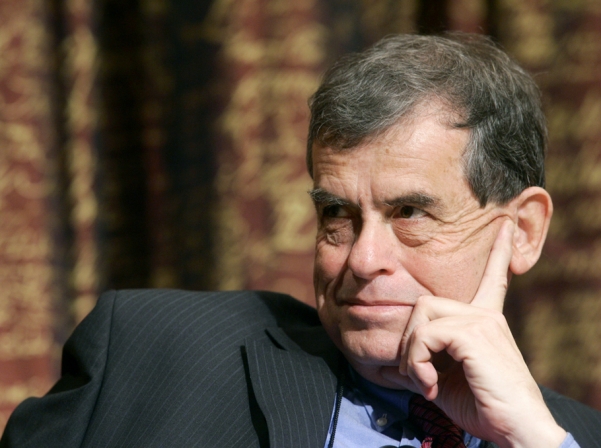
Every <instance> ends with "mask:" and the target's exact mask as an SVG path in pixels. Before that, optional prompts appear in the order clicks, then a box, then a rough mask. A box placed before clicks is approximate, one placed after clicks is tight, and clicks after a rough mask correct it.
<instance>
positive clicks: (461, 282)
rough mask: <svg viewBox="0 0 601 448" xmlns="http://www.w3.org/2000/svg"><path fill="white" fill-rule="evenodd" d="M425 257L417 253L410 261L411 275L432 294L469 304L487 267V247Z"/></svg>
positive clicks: (408, 264) (409, 258)
mask: <svg viewBox="0 0 601 448" xmlns="http://www.w3.org/2000/svg"><path fill="white" fill-rule="evenodd" d="M479 249H480V250H478V248H475V247H471V246H470V247H465V248H463V250H461V249H460V250H456V251H449V252H446V251H445V252H444V253H436V254H434V253H431V254H424V253H418V252H417V251H416V252H415V253H413V254H412V256H410V257H408V263H406V266H407V267H408V271H409V273H410V274H411V276H412V277H414V278H415V279H416V280H417V281H418V282H419V283H420V284H421V285H423V286H425V287H426V289H428V291H429V292H430V294H432V295H435V296H438V297H446V298H449V299H454V300H458V301H461V302H466V303H468V302H470V301H471V300H472V299H473V298H474V295H475V294H476V291H477V290H478V286H479V285H480V281H481V280H482V275H483V273H484V269H485V267H486V261H487V259H488V251H487V248H486V247H480V248H479Z"/></svg>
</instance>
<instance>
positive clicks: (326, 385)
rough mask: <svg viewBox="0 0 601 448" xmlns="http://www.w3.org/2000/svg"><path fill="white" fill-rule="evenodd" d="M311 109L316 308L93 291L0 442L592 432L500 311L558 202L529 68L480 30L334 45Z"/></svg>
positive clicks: (391, 438)
mask: <svg viewBox="0 0 601 448" xmlns="http://www.w3.org/2000/svg"><path fill="white" fill-rule="evenodd" d="M311 114H312V116H311V125H310V130H309V142H308V152H307V155H308V167H309V171H310V173H311V175H312V177H313V180H314V188H313V190H312V191H311V196H312V198H313V200H314V202H315V206H316V210H317V218H318V234H317V241H316V258H315V291H316V300H317V315H316V313H315V311H314V310H312V309H310V308H309V307H306V306H304V305H302V304H300V303H298V302H295V301H294V300H292V299H290V298H287V297H286V296H282V295H278V294H273V293H253V292H238V293H192V292H183V291H121V292H111V293H108V294H105V295H104V296H103V297H102V298H101V299H100V301H99V304H98V305H97V307H96V308H95V310H94V311H93V312H92V313H91V315H90V316H89V317H88V318H87V319H86V320H85V321H84V322H83V323H82V325H80V327H79V328H78V329H77V330H76V331H75V332H74V334H73V336H72V337H71V338H70V340H69V341H68V342H67V344H66V346H65V351H64V356H63V377H62V378H61V380H60V381H59V382H58V383H57V385H56V386H55V387H54V388H53V390H52V391H51V392H50V393H49V394H48V395H47V396H46V397H43V398H40V399H29V400H26V401H25V402H24V403H23V404H22V405H21V406H20V407H19V408H17V410H16V411H15V413H14V414H13V416H12V417H11V420H10V421H9V424H8V426H7V429H6V432H5V434H4V436H3V439H2V441H1V442H0V446H2V447H9V446H19V447H28V446H32V447H54V446H56V447H59V446H60V447H71V446H78V447H79V446H85V447H96V446H97V447H106V446H118V447H122V446H126V447H137V446H144V447H151V446H157V447H159V446H161V447H162V446H178V447H179V446H185V447H188V446H198V447H206V446H220V447H224V446H238V445H243V446H259V447H267V446H271V447H324V446H336V447H338V446H340V447H349V446H403V447H404V446H413V447H420V446H423V447H429V446H432V447H468V448H469V447H477V446H479V447H491V446H499V447H554V448H555V447H561V448H568V447H571V448H574V447H577V446H580V447H593V446H601V442H600V440H601V430H600V429H599V428H601V413H598V412H596V411H594V410H592V409H589V408H587V407H585V406H583V405H581V404H578V403H576V402H574V401H572V400H569V399H567V398H565V397H561V396H559V395H557V394H555V393H553V392H551V391H548V390H546V389H543V390H542V393H541V389H539V388H538V386H537V385H536V383H535V381H534V380H533V378H532V376H531V375H530V373H529V371H528V369H527V367H526V365H525V363H524V360H523V359H522V356H521V354H520V352H519V350H518V349H517V346H516V344H515V342H514V340H513V337H512V335H511V332H510V331H509V329H508V327H507V324H506V322H505V319H504V318H503V315H502V306H503V300H504V296H505V291H506V286H507V284H508V282H509V279H510V277H511V275H513V274H522V273H525V272H526V271H528V270H529V269H530V268H531V267H532V266H533V265H534V264H535V263H536V261H537V260H538V257H539V255H540V252H541V249H542V246H543V243H544V240H545V237H546V233H547V229H548V225H549V220H550V218H551V214H552V203H551V199H550V197H549V195H548V194H547V192H546V191H545V190H544V189H543V187H544V169H543V159H544V147H545V132H546V131H545V124H544V118H543V116H542V113H541V110H540V104H539V94H538V90H537V88H536V86H535V85H534V83H533V81H532V80H531V78H530V77H529V76H528V75H527V74H525V73H524V72H523V71H522V70H521V69H520V68H519V67H518V66H517V65H516V64H515V63H513V62H512V61H511V60H509V58H508V57H507V56H506V55H505V54H504V53H502V52H501V51H500V50H498V49H497V48H496V47H494V46H493V45H492V44H490V42H488V41H487V40H486V39H484V38H481V37H477V36H463V35H461V36H452V37H425V36H396V37H390V38H387V39H385V40H383V41H381V42H380V43H378V44H377V45H376V46H375V47H374V48H372V49H370V50H368V51H366V52H364V53H361V54H355V55H350V56H347V57H345V58H343V59H342V60H340V61H339V62H338V63H337V64H336V65H335V66H334V67H333V68H332V69H331V70H330V71H329V72H328V73H327V74H326V76H325V78H324V81H323V83H322V85H321V86H320V88H319V89H318V91H317V92H316V94H315V95H314V96H313V98H312V100H311ZM422 397H425V399H424V398H422ZM430 401H431V402H433V403H435V404H436V405H437V406H438V407H432V406H431V405H430V404H429V402H430ZM440 409H442V411H444V413H446V415H445V414H444V413H443V412H441V411H440ZM447 416H448V417H447ZM449 418H450V420H452V421H453V422H454V424H452V423H450V421H449ZM574 439H575V440H574Z"/></svg>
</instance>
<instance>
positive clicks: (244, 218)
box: [0, 0, 601, 429]
mask: <svg viewBox="0 0 601 448" xmlns="http://www.w3.org/2000/svg"><path fill="white" fill-rule="evenodd" d="M444 30H461V31H468V32H477V33H484V34H489V35H491V36H492V37H493V39H494V40H495V41H497V42H498V43H499V44H500V45H502V46H503V47H504V48H505V49H506V50H507V51H508V52H509V53H510V54H511V55H512V56H513V57H515V58H516V59H517V60H518V61H519V62H520V63H521V64H522V65H523V66H525V67H526V68H527V69H528V70H530V71H531V73H532V74H533V75H534V76H535V78H536V80H537V81H538V83H539V85H540V87H541V89H542V91H543V94H544V97H545V108H546V112H547V116H548V118H549V125H550V152H549V159H548V187H549V190H550V192H551V194H552V196H553V198H554V200H555V204H556V213H555V217H554V220H553V225H552V227H551V232H550V237H549V240H548V243H547V245H546V248H545V251H544V255H543V258H542V260H541V262H540V263H539V264H538V265H537V267H536V268H535V269H534V270H533V272H532V273H530V274H528V275H526V276H525V277H523V278H518V279H515V280H514V282H513V284H512V287H511V292H510V294H509V297H508V299H507V304H506V310H507V314H508V317H509V319H510V322H511V325H512V329H513V331H514V334H515V336H516V338H517V340H518V343H519V344H520V347H521V349H522V350H523V353H524V356H525V357H526V359H527V361H528V363H529V365H530V367H531V369H532V371H533V373H534V376H535V377H536V379H537V380H538V381H539V382H541V383H542V384H545V385H547V386H550V387H552V388H554V389H556V390H558V391H560V392H563V393H565V394H567V395H570V396H572V397H574V398H576V399H578V400H581V401H583V402H585V403H588V404H589V405H591V406H594V407H596V408H598V409H601V347H600V345H601V343H600V341H601V325H600V324H599V320H600V318H601V269H599V267H600V266H601V207H600V205H601V70H600V69H601V67H600V65H601V62H600V61H601V3H600V2H598V1H597V0H588V1H587V0H545V1H542V0H430V1H426V0H371V1H368V0H294V1H290V0H212V1H209V0H177V1H175V0H96V1H91V0H0V429H1V428H2V427H3V425H4V422H5V421H6V419H7V418H8V415H9V413H10V412H11V410H12V409H13V408H14V406H16V404H17V403H19V402H20V401H21V400H23V399H24V398H25V397H27V396H29V395H41V394H43V393H45V392H46V391H47V390H48V389H49V387H50V386H51V384H52V383H53V382H54V381H55V380H56V378H57V376H58V371H59V359H60V347H61V345H62V343H63V342H64V340H65V338H66V337H67V336H68V334H69V333H70V332H71V331H72V329H73V327H74V325H76V323H77V322H79V321H80V320H81V319H82V318H83V317H84V316H85V315H86V314H87V313H88V312H89V310H90V309H91V307H92V306H93V304H94V302H95V301H96V298H97V296H98V294H99V293H100V292H102V291H104V290H107V289H109V288H139V287H169V288H191V289H216V288H219V289H237V288H253V289H271V290H276V291H283V292H287V293H290V294H292V295H294V296H295V297H297V298H299V299H301V300H303V301H305V302H307V303H311V302H312V301H313V294H312V280H311V274H312V264H313V257H312V250H313V241H314V236H313V233H314V218H313V210H312V205H311V203H310V201H309V198H308V195H307V194H306V191H307V190H308V189H309V188H310V181H309V178H308V176H307V175H306V174H305V168H304V147H305V134H306V127H307V106H306V102H307V98H308V97H309V95H310V94H311V93H312V92H313V91H314V89H315V88H316V86H317V84H318V82H319V78H320V75H321V73H322V72H323V70H324V68H325V67H327V66H328V64H330V63H331V62H332V61H333V60H334V59H335V58H336V57H337V56H339V55H340V54H342V53H345V52H349V51H355V50H361V49H363V48H365V47H366V46H369V45H370V44H372V43H374V42H375V41H376V40H378V39H379V38H380V37H382V36H384V35H386V34H390V33H406V32H409V33H426V34H429V33H439V32H441V31H444Z"/></svg>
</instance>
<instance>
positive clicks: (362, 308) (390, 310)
mask: <svg viewBox="0 0 601 448" xmlns="http://www.w3.org/2000/svg"><path fill="white" fill-rule="evenodd" d="M337 302H338V305H339V306H340V307H341V308H342V309H343V310H344V311H345V312H346V314H347V315H348V316H349V317H353V318H355V319H358V320H361V321H372V322H382V321H387V320H390V319H393V320H397V319H400V318H406V317H407V316H408V315H409V314H411V312H412V311H413V306H414V304H413V303H407V302H400V301H393V300H369V301H368V300H362V299H358V298H352V299H339V300H337Z"/></svg>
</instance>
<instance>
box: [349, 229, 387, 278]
mask: <svg viewBox="0 0 601 448" xmlns="http://www.w3.org/2000/svg"><path fill="white" fill-rule="evenodd" d="M395 241H396V238H395V236H394V232H393V231H392V229H390V227H389V226H388V225H387V224H386V223H385V222H381V221H379V222H372V223H368V222H365V221H364V222H363V226H362V228H361V230H360V231H359V233H358V236H357V237H356V239H355V242H354V243H353V246H352V248H351V250H350V253H349V256H348V267H349V269H350V271H351V272H352V273H353V274H354V275H355V276H356V277H359V278H362V279H365V280H371V279H374V278H375V277H377V276H379V275H392V274H393V273H394V271H395V266H396V259H395V256H394V254H395V250H396V249H397V248H396V245H395Z"/></svg>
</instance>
